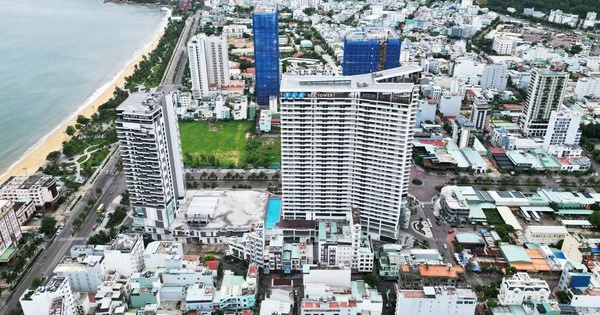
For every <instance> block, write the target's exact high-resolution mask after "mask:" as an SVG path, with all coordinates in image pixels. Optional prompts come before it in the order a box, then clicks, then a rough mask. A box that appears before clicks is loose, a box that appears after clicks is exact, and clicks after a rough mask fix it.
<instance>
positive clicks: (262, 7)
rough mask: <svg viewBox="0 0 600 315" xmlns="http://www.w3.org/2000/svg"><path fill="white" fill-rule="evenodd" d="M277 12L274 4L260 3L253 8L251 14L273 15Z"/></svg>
mask: <svg viewBox="0 0 600 315" xmlns="http://www.w3.org/2000/svg"><path fill="white" fill-rule="evenodd" d="M274 12H277V5H276V4H274V3H261V4H257V5H256V6H255V7H254V11H253V13H274Z"/></svg>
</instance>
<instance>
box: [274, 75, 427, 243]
mask: <svg viewBox="0 0 600 315" xmlns="http://www.w3.org/2000/svg"><path fill="white" fill-rule="evenodd" d="M420 71H421V68H419V67H416V66H410V67H402V68H396V69H391V70H385V71H382V72H378V73H375V74H364V75H356V76H341V77H329V76H302V77H291V76H284V77H283V80H282V82H281V91H282V92H281V109H280V112H281V157H282V165H281V170H282V183H283V204H282V212H283V217H284V219H290V220H315V219H335V218H338V219H340V218H343V217H345V216H346V215H347V214H348V213H350V211H352V210H353V209H357V210H359V211H360V221H361V224H362V226H363V229H364V230H365V231H366V232H368V233H370V234H372V235H373V237H375V238H382V239H388V240H389V239H397V238H398V232H399V229H401V228H407V227H408V220H409V217H410V211H409V210H408V208H407V206H406V196H407V193H408V181H409V176H410V165H411V154H412V141H413V126H414V124H415V114H416V111H417V108H418V104H417V103H418V95H419V93H418V87H417V86H415V85H414V84H413V82H416V80H417V78H418V77H419V75H420Z"/></svg>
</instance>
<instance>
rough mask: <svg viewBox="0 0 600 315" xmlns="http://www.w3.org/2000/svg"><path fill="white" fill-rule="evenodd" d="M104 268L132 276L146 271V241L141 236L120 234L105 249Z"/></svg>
mask: <svg viewBox="0 0 600 315" xmlns="http://www.w3.org/2000/svg"><path fill="white" fill-rule="evenodd" d="M104 267H105V269H106V270H107V271H111V270H114V271H116V272H118V273H120V274H123V275H127V276H130V275H131V274H133V273H134V272H140V271H142V270H143V269H144V241H143V240H142V236H141V235H140V234H119V235H117V237H116V238H115V239H113V240H112V242H111V243H110V244H109V245H108V246H107V247H106V248H105V249H104Z"/></svg>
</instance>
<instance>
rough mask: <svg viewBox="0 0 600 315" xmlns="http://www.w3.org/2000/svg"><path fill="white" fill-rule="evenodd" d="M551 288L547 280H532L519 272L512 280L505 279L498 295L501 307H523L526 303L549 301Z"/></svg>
mask: <svg viewBox="0 0 600 315" xmlns="http://www.w3.org/2000/svg"><path fill="white" fill-rule="evenodd" d="M550 292H551V291H550V287H549V286H548V283H546V281H545V280H542V279H537V278H531V277H530V276H529V275H528V274H527V273H524V272H519V273H516V274H514V275H513V276H512V277H511V278H508V277H504V278H503V279H502V284H501V285H500V292H499V294H498V304H499V305H521V304H522V303H523V302H525V301H534V300H535V301H539V302H542V301H548V299H549V297H550Z"/></svg>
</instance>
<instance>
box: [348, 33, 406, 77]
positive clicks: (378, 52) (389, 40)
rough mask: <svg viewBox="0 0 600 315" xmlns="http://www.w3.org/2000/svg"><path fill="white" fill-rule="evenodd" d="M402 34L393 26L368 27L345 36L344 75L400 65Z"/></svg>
mask: <svg viewBox="0 0 600 315" xmlns="http://www.w3.org/2000/svg"><path fill="white" fill-rule="evenodd" d="M401 43H402V40H401V39H400V36H398V34H397V33H396V32H395V31H394V30H393V29H391V28H381V27H368V28H364V29H363V30H362V31H359V32H353V33H350V34H347V35H346V36H345V37H344V59H343V61H342V73H343V75H357V74H368V73H373V72H377V71H381V70H386V69H392V68H397V67H399V66H400V46H401Z"/></svg>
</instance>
